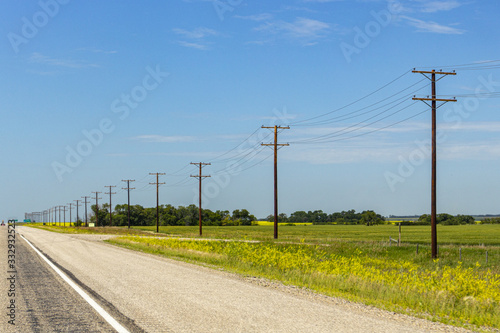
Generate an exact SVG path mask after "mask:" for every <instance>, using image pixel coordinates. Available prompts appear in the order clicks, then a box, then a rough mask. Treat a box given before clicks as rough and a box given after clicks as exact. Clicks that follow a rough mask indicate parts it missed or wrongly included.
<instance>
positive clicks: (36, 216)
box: [25, 179, 134, 228]
mask: <svg viewBox="0 0 500 333" xmlns="http://www.w3.org/2000/svg"><path fill="white" fill-rule="evenodd" d="M123 181H124V182H127V187H126V188H123V189H124V190H127V192H128V227H129V228H130V190H133V189H134V188H131V187H130V182H133V181H134V180H132V179H127V180H123ZM105 187H107V188H109V192H106V193H105V194H109V207H110V208H109V225H110V226H113V213H112V212H113V209H112V201H111V195H112V194H116V192H112V188H113V187H116V186H114V185H109V186H105ZM91 193H93V194H95V206H96V226H99V199H102V198H99V194H100V193H102V192H98V191H95V192H91ZM91 198H92V197H90V196H83V197H82V199H83V200H81V199H78V200H73V201H75V202H76V203H72V202H71V203H68V204H67V205H69V222H70V224H71V223H72V221H73V218H72V216H71V213H72V207H73V206H75V207H76V221H77V222H78V221H79V220H80V215H79V211H78V207H80V206H81V204H80V203H84V204H85V227H88V226H89V223H88V214H87V204H89V203H90V202H89V201H88V200H89V199H91ZM92 199H94V198H92ZM67 208H68V206H65V205H63V206H54V207H51V208H49V209H47V210H44V211H42V212H33V213H26V214H25V218H26V219H29V220H31V221H36V222H43V223H56V224H59V225H61V223H63V225H65V223H66V209H67ZM61 210H62V212H63V219H62V220H61ZM57 213H59V215H58V214H57ZM101 225H103V223H101Z"/></svg>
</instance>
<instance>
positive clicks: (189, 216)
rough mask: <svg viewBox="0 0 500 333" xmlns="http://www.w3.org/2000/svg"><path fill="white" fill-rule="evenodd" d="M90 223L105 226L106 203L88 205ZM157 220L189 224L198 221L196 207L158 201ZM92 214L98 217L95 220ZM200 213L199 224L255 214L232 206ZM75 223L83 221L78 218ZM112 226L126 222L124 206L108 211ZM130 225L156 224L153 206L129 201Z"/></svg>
mask: <svg viewBox="0 0 500 333" xmlns="http://www.w3.org/2000/svg"><path fill="white" fill-rule="evenodd" d="M91 209H92V213H93V214H92V216H91V217H90V222H91V223H96V225H98V226H109V225H110V218H109V204H103V205H102V207H100V208H99V210H98V211H97V210H96V205H92V207H91ZM158 211H159V223H160V225H164V226H193V225H198V223H199V211H198V207H197V206H195V205H189V206H186V207H184V206H179V207H174V206H172V205H161V206H159V207H158ZM96 216H98V217H99V221H98V222H97V219H96ZM201 217H202V220H203V225H213V226H226V225H228V226H229V225H233V226H236V225H251V224H252V221H256V218H255V216H253V215H252V214H250V212H249V211H248V210H246V209H236V210H233V212H232V213H230V212H229V211H228V210H217V211H215V212H213V211H211V210H210V209H202V213H201ZM79 223H80V224H81V223H83V222H82V221H81V220H80V221H79ZM111 223H113V226H126V225H128V206H127V205H126V204H124V205H116V206H115V210H114V211H113V212H112V222H111ZM130 225H134V226H150V225H156V207H151V208H145V207H143V206H141V205H130Z"/></svg>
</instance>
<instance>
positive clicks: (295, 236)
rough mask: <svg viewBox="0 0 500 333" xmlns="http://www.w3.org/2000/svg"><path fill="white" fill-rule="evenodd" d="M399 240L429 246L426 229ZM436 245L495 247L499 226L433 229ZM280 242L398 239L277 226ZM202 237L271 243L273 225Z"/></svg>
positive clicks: (209, 231)
mask: <svg viewBox="0 0 500 333" xmlns="http://www.w3.org/2000/svg"><path fill="white" fill-rule="evenodd" d="M133 228H134V229H138V230H147V231H151V232H154V231H156V227H155V226H146V227H133ZM401 230H402V241H403V242H404V243H411V244H417V243H418V244H430V240H431V228H430V226H402V227H401ZM160 233H165V234H170V235H177V236H182V237H199V232H198V227H197V226H192V227H185V226H180V227H178V226H174V227H172V226H161V227H160ZM437 234H438V242H439V244H453V245H473V246H474V245H480V244H484V245H496V246H500V225H494V224H490V225H486V224H484V225H461V226H442V225H438V226H437ZM278 236H279V240H280V241H300V240H302V239H304V240H305V241H306V242H309V243H330V242H336V241H338V240H347V241H377V242H378V241H388V240H389V236H391V237H392V238H395V239H397V238H398V227H397V226H393V225H378V226H370V227H367V226H364V225H306V226H302V225H297V226H286V225H280V226H279V230H278ZM203 238H225V239H242V238H246V239H254V240H273V226H260V225H259V226H239V227H218V226H204V227H203Z"/></svg>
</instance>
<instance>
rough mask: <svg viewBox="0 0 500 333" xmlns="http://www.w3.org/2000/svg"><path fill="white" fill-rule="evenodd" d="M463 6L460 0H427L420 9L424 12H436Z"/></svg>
mask: <svg viewBox="0 0 500 333" xmlns="http://www.w3.org/2000/svg"><path fill="white" fill-rule="evenodd" d="M460 6H462V4H461V3H460V2H458V1H430V2H425V3H424V4H423V5H422V6H421V7H420V11H421V12H423V13H436V12H441V11H449V10H452V9H455V8H458V7H460Z"/></svg>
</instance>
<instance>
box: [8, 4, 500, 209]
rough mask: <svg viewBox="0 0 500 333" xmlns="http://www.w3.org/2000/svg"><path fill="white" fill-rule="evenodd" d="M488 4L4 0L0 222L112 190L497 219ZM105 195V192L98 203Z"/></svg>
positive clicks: (146, 199) (496, 104) (220, 205)
mask: <svg viewBox="0 0 500 333" xmlns="http://www.w3.org/2000/svg"><path fill="white" fill-rule="evenodd" d="M498 9H499V4H498V2H497V1H494V0H489V1H474V0H472V1H461V0H457V1H428V0H415V1H401V2H397V1H377V0H370V1H368V0H366V1H361V0H360V1H341V0H337V1H328V0H295V1H260V0H259V1H244V0H241V1H240V0H231V1H230V0H220V1H218V0H217V1H213V0H204V1H201V0H199V1H197V0H189V1H188V0H185V1H182V0H171V1H140V2H139V1H129V0H120V1H111V0H110V1H76V0H73V1H69V0H64V1H63V0H41V1H23V2H21V1H3V2H1V3H0V13H1V14H0V15H1V16H2V17H1V21H0V22H1V23H0V35H1V36H2V38H1V44H2V45H1V48H0V60H1V61H2V66H1V67H0V68H1V73H0V75H1V78H2V79H1V80H0V97H1V100H2V102H1V104H0V112H1V119H2V122H1V126H2V130H1V132H0V139H1V142H2V144H1V145H0V152H1V156H3V161H2V163H1V164H0V173H1V175H2V186H1V189H0V191H1V193H2V200H1V201H0V212H1V215H2V219H7V218H19V219H22V218H23V217H24V212H32V211H43V210H45V209H48V208H50V207H54V206H57V205H65V204H67V203H69V202H73V200H76V199H80V198H81V197H82V196H90V195H91V192H93V191H100V192H105V191H106V188H105V187H104V186H107V185H117V188H116V189H115V191H116V192H117V194H116V195H114V196H113V204H117V203H125V202H126V191H124V190H122V189H121V188H122V187H125V183H123V182H121V180H122V179H135V180H136V182H134V183H132V185H133V186H134V187H135V188H136V189H135V190H133V191H132V192H131V198H132V199H131V200H132V203H134V204H141V205H144V206H147V207H151V206H154V205H155V204H156V202H155V201H156V196H155V187H154V186H152V185H149V183H150V182H154V181H155V179H154V178H153V177H152V176H149V173H151V172H163V173H166V175H165V176H162V177H161V178H160V181H161V182H165V183H166V184H165V185H164V186H162V187H161V190H160V201H161V203H162V204H167V203H170V204H173V205H175V206H178V205H189V204H192V203H197V198H198V196H197V180H196V179H194V178H191V177H189V176H190V175H191V174H196V173H197V170H196V168H195V167H194V166H193V165H190V164H189V163H190V162H211V163H212V165H210V166H207V167H205V168H204V173H206V174H210V175H212V178H209V179H206V180H205V181H204V198H203V199H204V208H210V209H212V210H217V209H228V210H234V209H241V208H246V209H248V210H249V211H250V212H251V213H253V214H254V215H256V216H258V217H265V216H267V215H268V214H271V213H272V211H273V168H272V150H271V149H269V148H267V147H262V146H261V145H260V144H261V142H265V143H269V142H271V140H272V135H271V132H270V131H269V130H267V129H260V127H261V126H262V125H264V126H273V125H283V126H285V125H289V126H290V129H289V130H283V131H281V132H280V134H279V141H280V142H282V143H287V142H289V143H290V146H288V147H284V148H282V149H281V150H280V151H279V192H280V196H279V201H280V212H285V213H287V214H290V213H291V212H293V211H297V210H306V211H307V210H317V209H321V210H323V211H325V212H329V213H330V212H334V211H342V210H348V209H356V210H358V211H362V210H368V209H373V210H375V211H377V212H378V213H381V214H383V215H389V214H395V215H401V214H423V213H428V212H429V210H430V160H429V151H428V143H429V140H430V111H429V107H427V106H426V105H425V104H424V103H423V102H414V101H412V100H411V97H412V96H413V95H417V96H421V97H422V96H423V97H425V96H427V95H429V94H430V82H429V80H428V79H426V78H425V77H423V76H422V75H421V74H415V73H411V70H412V69H413V68H416V69H417V70H432V69H436V70H445V71H453V70H455V71H456V73H457V75H454V76H452V75H449V76H446V77H444V78H443V79H442V80H440V81H439V82H438V83H437V89H438V95H440V96H441V97H443V98H447V97H454V96H456V97H457V100H458V101H457V102H456V103H448V104H446V105H444V106H442V107H441V108H439V111H438V129H439V147H438V177H439V178H438V212H447V213H451V214H482V213H500V201H499V200H500V199H499V198H500V174H499V172H498V170H499V168H498V165H499V160H500V112H499V109H500V101H499V99H498V93H497V92H498V91H500V70H499V69H500V68H499V66H498V65H499V62H498V59H500V52H499V51H500V50H499V49H500V43H499V37H498V31H500V23H499V21H498V17H497V14H498ZM101 197H102V198H103V199H102V200H101V202H107V201H108V196H107V195H104V194H101Z"/></svg>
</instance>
